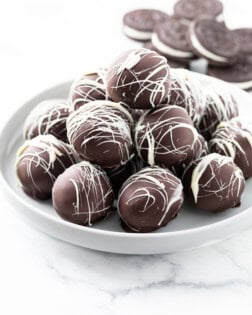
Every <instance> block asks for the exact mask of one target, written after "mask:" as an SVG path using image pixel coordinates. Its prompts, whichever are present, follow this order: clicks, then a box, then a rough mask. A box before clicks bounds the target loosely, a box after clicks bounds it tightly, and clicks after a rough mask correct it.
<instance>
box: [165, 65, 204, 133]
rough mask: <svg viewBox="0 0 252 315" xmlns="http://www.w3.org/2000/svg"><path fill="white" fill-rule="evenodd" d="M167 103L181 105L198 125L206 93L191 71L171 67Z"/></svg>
mask: <svg viewBox="0 0 252 315" xmlns="http://www.w3.org/2000/svg"><path fill="white" fill-rule="evenodd" d="M166 103H167V104H171V105H177V106H181V107H183V108H184V109H185V110H186V111H187V113H188V115H189V116H190V118H191V119H192V121H193V123H194V125H195V127H198V125H199V123H200V119H201V115H202V113H203V110H204V107H205V103H206V93H205V92H204V90H203V88H202V85H201V84H200V82H199V81H198V80H197V79H196V78H195V77H194V76H192V74H191V72H189V71H187V70H183V69H171V90H170V93H169V95H168V99H167V102H166Z"/></svg>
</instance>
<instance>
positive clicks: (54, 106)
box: [23, 99, 70, 142]
mask: <svg viewBox="0 0 252 315" xmlns="http://www.w3.org/2000/svg"><path fill="white" fill-rule="evenodd" d="M69 111H70V107H69V105H68V103H67V101H66V100H64V99H50V100H46V101H43V102H40V103H39V104H38V105H37V106H36V107H35V108H33V110H32V111H31V112H30V114H29V115H28V116H27V118H26V120H25V123H24V130H23V135H24V138H25V139H32V138H34V137H37V136H39V135H48V134H51V135H53V136H55V137H56V138H58V139H60V140H62V141H64V142H66V141H67V131H66V119H67V117H68V116H69Z"/></svg>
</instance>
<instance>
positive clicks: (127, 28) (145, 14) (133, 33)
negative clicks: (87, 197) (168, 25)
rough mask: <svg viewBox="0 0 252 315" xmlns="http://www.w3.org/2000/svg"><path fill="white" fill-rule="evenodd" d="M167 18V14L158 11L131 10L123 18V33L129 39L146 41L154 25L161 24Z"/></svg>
mask: <svg viewBox="0 0 252 315" xmlns="http://www.w3.org/2000/svg"><path fill="white" fill-rule="evenodd" d="M167 18H168V14H166V13H165V12H162V11H159V10H152V9H140V10H133V11H130V12H128V13H126V14H125V15H124V17H123V31H124V33H125V35H127V36H128V37H130V38H131V39H134V40H139V41H148V40H150V39H151V35H152V32H153V29H154V27H155V25H156V24H158V23H163V22H164V21H165V20H166V19H167Z"/></svg>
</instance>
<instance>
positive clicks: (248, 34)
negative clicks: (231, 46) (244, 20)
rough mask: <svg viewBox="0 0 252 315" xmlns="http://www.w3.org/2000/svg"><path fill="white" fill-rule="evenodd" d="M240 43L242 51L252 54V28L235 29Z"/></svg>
mask: <svg viewBox="0 0 252 315" xmlns="http://www.w3.org/2000/svg"><path fill="white" fill-rule="evenodd" d="M233 32H234V34H235V35H236V38H237V41H238V43H239V49H240V52H241V53H243V54H246V55H247V54H252V28H239V29H236V30H234V31H233Z"/></svg>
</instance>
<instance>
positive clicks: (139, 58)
mask: <svg viewBox="0 0 252 315" xmlns="http://www.w3.org/2000/svg"><path fill="white" fill-rule="evenodd" d="M169 76H170V70H169V66H168V64H167V61H166V58H164V57H162V56H160V55H159V54H157V53H156V52H154V51H150V50H148V49H144V48H140V49H133V50H129V51H126V52H124V53H123V54H121V55H120V56H119V57H117V58H116V59H115V60H114V62H113V63H112V64H111V65H110V67H109V68H108V72H107V78H106V82H107V92H108V95H109V96H110V97H111V99H112V100H113V101H115V102H125V103H126V104H127V105H128V106H130V107H131V108H137V109H149V108H154V107H156V106H158V105H159V104H161V103H162V102H163V101H164V100H165V98H166V96H167V94H168V92H169V89H170V79H169Z"/></svg>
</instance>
